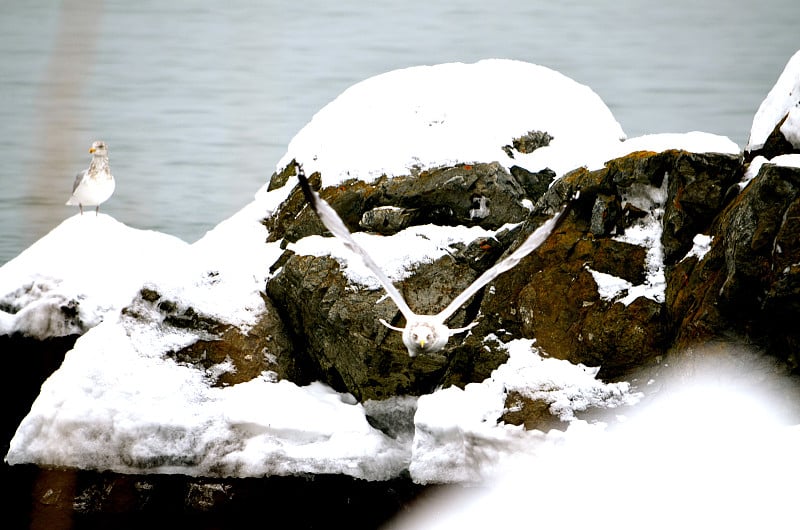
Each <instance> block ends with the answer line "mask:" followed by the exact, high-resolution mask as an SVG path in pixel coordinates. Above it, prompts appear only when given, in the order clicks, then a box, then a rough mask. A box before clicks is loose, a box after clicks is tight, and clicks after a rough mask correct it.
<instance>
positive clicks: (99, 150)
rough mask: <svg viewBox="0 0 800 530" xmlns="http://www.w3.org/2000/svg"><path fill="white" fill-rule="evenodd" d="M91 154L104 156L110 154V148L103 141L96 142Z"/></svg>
mask: <svg viewBox="0 0 800 530" xmlns="http://www.w3.org/2000/svg"><path fill="white" fill-rule="evenodd" d="M89 152H90V153H92V154H93V155H95V156H103V155H107V154H108V147H107V146H106V143H105V142H104V141H103V140H97V141H95V142H94V143H93V144H92V146H91V147H90V148H89Z"/></svg>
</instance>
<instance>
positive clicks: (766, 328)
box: [667, 164, 800, 368]
mask: <svg viewBox="0 0 800 530" xmlns="http://www.w3.org/2000/svg"><path fill="white" fill-rule="evenodd" d="M798 214H800V169H798V168H793V167H781V166H775V165H772V164H765V165H764V166H762V168H761V170H760V172H759V174H758V175H757V176H756V177H755V179H753V181H752V182H750V184H749V185H748V186H747V187H746V188H745V189H744V190H743V191H742V193H741V194H740V195H739V196H738V197H736V199H735V200H734V201H733V202H732V203H731V204H730V205H728V207H727V208H726V209H725V210H724V211H723V212H721V214H720V215H719V216H718V218H717V219H716V220H715V222H714V225H713V227H712V230H711V235H712V236H713V237H714V240H713V243H712V246H711V250H710V251H709V252H708V253H707V254H706V255H705V256H704V257H703V259H702V260H699V261H698V260H697V259H696V258H690V259H687V260H686V261H685V262H684V263H681V264H679V265H678V266H677V267H676V269H675V271H673V274H672V275H671V277H670V278H669V286H668V290H667V293H668V298H667V305H668V307H669V309H670V311H671V312H672V313H673V314H674V315H675V317H676V320H677V330H678V331H677V340H676V345H678V346H683V345H687V344H692V343H695V342H700V341H703V340H708V339H709V338H714V337H718V336H720V335H721V334H722V333H724V332H725V331H726V330H727V331H729V332H735V333H737V334H742V335H745V336H748V337H750V338H752V339H753V340H757V341H759V342H762V343H764V344H766V345H767V346H768V348H769V351H771V352H773V353H774V354H776V355H778V356H780V357H783V358H785V359H787V361H788V362H789V363H790V365H791V366H792V367H795V368H796V367H797V366H798V365H799V361H800V359H798V354H797V352H798V351H799V350H798V346H800V331H798V328H797V326H796V325H795V324H793V323H796V322H797V321H798V317H800V313H798V305H799V304H798V300H800V298H798V296H800V283H798V281H797V280H798V270H797V268H798V267H797V265H796V264H797V263H799V262H800V216H798Z"/></svg>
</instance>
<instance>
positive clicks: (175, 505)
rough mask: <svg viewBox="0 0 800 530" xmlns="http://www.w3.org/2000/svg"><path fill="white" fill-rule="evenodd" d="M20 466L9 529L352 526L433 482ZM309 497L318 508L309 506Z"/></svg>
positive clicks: (369, 522) (382, 517)
mask: <svg viewBox="0 0 800 530" xmlns="http://www.w3.org/2000/svg"><path fill="white" fill-rule="evenodd" d="M15 468H16V469H15V470H14V473H15V477H16V478H18V479H19V480H20V482H19V483H17V484H16V487H15V489H16V490H17V491H24V492H25V495H24V499H20V506H17V507H15V511H14V512H13V513H12V514H7V515H6V518H5V519H4V521H5V523H6V526H8V527H9V528H75V529H85V528H115V529H120V530H127V529H130V530H133V529H137V530H138V529H141V528H164V527H175V528H189V527H191V528H195V529H201V530H202V529H209V530H210V529H214V528H246V527H248V526H252V524H253V521H267V522H270V523H272V524H278V523H279V522H280V521H291V526H292V527H293V528H320V527H323V526H327V525H330V521H331V520H339V521H344V520H346V521H350V523H349V526H350V527H352V528H356V529H358V528H364V529H368V528H378V527H380V526H382V525H383V524H385V523H387V522H388V521H390V520H391V519H393V518H394V517H396V516H397V515H398V514H399V513H401V512H402V510H403V509H404V507H405V506H407V505H408V504H409V503H411V502H413V501H414V500H415V499H416V498H417V497H419V496H420V495H421V494H423V493H424V492H426V491H429V490H431V489H432V488H431V487H429V486H421V485H417V484H414V483H413V482H411V480H410V479H408V478H402V477H401V478H397V479H394V480H387V481H383V482H368V481H364V480H358V479H354V478H351V477H347V476H344V475H341V476H335V475H316V476H313V477H266V478H250V479H232V478H231V479H228V478H225V479H206V478H195V477H186V476H182V475H120V474H117V473H109V472H104V473H98V472H92V471H77V470H65V469H37V468H35V467H33V466H15ZM21 486H23V487H21ZM265 499H269V503H270V506H271V508H270V509H269V511H268V513H265V512H264V502H265ZM310 502H312V503H313V505H314V507H315V509H313V510H310V509H308V505H309V503H310ZM278 526H280V524H278Z"/></svg>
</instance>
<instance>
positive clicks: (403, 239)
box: [286, 224, 511, 289]
mask: <svg viewBox="0 0 800 530" xmlns="http://www.w3.org/2000/svg"><path fill="white" fill-rule="evenodd" d="M510 226H511V225H509V226H503V227H501V228H500V230H503V229H506V228H509V227H510ZM500 230H497V231H492V230H486V229H483V228H481V227H479V226H473V227H466V226H436V225H431V224H429V225H417V226H412V227H409V228H406V229H405V230H402V231H400V232H398V233H396V234H393V235H390V236H383V235H377V234H368V233H365V232H356V233H355V234H353V239H355V240H356V241H357V242H358V243H359V244H360V245H362V246H363V247H364V248H369V249H371V250H370V256H372V258H373V259H374V260H375V263H377V264H378V266H379V267H380V268H381V270H383V271H384V272H385V273H386V276H387V277H388V278H389V279H390V280H392V281H393V282H398V281H402V280H404V279H405V278H407V277H408V276H410V275H411V274H412V273H413V272H414V268H415V267H416V266H417V265H419V264H421V263H432V262H434V261H436V260H437V259H439V258H440V257H442V256H445V255H447V254H449V253H451V252H453V251H454V250H455V249H453V248H451V247H452V246H453V245H455V244H456V243H464V244H469V243H471V242H472V241H474V240H476V239H478V238H481V237H483V238H488V237H493V236H494V235H495V234H496V233H497V232H499V231H500ZM286 248H287V249H288V250H292V251H294V252H296V253H297V254H301V255H307V256H331V257H333V258H335V259H336V260H337V261H339V263H340V264H341V266H342V269H343V271H344V273H345V276H346V277H347V279H348V280H349V281H350V282H351V283H353V284H358V285H361V286H364V287H366V288H368V289H382V287H381V284H380V282H379V281H378V280H377V279H376V278H375V275H374V274H372V272H370V270H369V269H368V268H367V267H366V265H364V262H363V260H362V259H361V258H360V257H359V256H357V255H356V254H354V253H353V252H352V251H350V250H349V249H347V248H346V247H345V246H344V245H343V244H342V242H341V240H339V239H338V238H335V237H322V236H307V237H304V238H302V239H300V240H298V241H297V242H295V243H290V244H289V245H287V247H286Z"/></svg>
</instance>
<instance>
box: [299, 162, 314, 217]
mask: <svg viewBox="0 0 800 530" xmlns="http://www.w3.org/2000/svg"><path fill="white" fill-rule="evenodd" d="M297 180H298V181H299V182H300V189H301V190H303V195H305V197H306V201H308V204H309V205H311V209H312V210H314V211H315V212H316V211H317V194H316V193H314V190H313V189H311V183H310V182H309V180H308V177H306V172H305V171H304V170H303V165H302V164H300V163H298V164H297Z"/></svg>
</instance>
